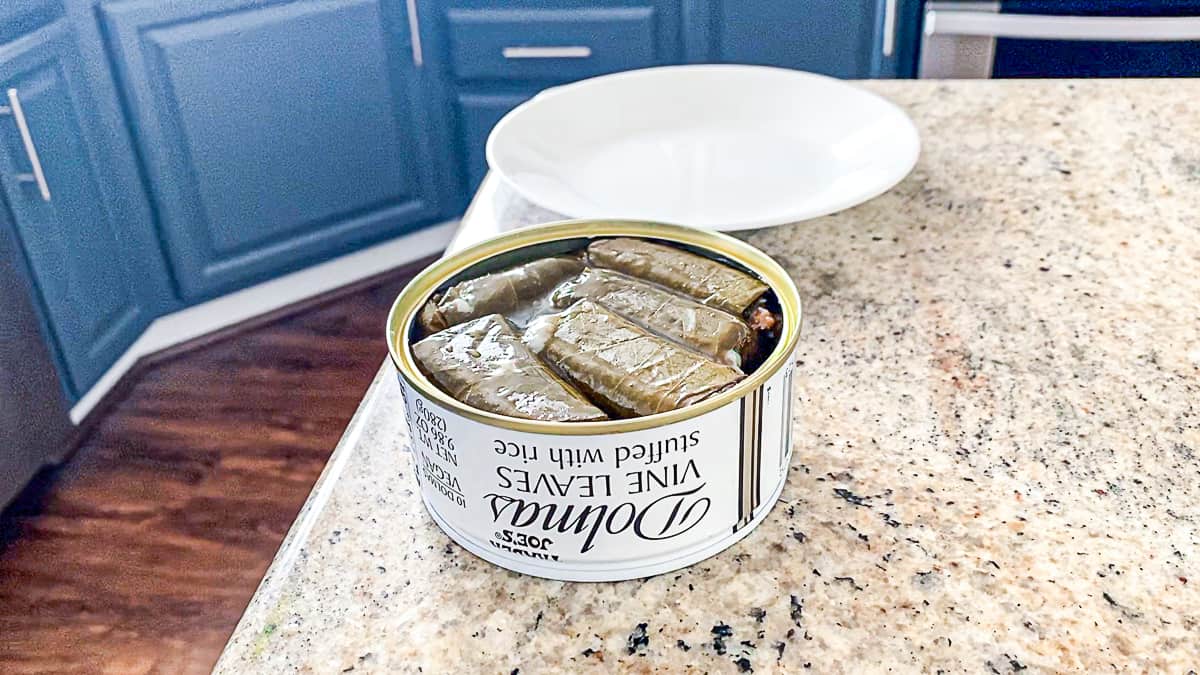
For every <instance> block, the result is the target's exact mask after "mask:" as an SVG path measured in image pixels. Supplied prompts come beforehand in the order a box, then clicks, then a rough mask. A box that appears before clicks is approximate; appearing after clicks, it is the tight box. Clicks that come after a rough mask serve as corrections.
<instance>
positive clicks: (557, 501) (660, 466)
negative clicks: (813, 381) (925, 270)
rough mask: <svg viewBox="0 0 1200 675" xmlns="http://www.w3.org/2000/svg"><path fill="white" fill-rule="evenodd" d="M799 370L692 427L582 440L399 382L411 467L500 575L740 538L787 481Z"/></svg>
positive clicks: (624, 559) (691, 422)
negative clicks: (493, 420) (507, 424)
mask: <svg viewBox="0 0 1200 675" xmlns="http://www.w3.org/2000/svg"><path fill="white" fill-rule="evenodd" d="M793 370H794V366H793V365H792V363H791V359H788V362H787V364H786V365H785V366H784V367H783V368H781V369H780V370H779V372H777V373H775V375H773V376H772V377H771V378H770V379H769V380H768V381H767V382H766V383H765V384H763V385H762V386H760V387H759V388H757V389H754V390H752V391H751V392H749V393H748V394H746V395H745V396H744V397H742V398H740V399H736V400H733V401H731V402H730V403H728V404H727V405H724V406H722V407H720V408H717V409H716V410H713V411H711V412H708V413H705V414H703V415H700V416H697V417H694V418H692V419H688V420H683V421H680V422H676V423H673V424H669V425H664V426H662V427H657V428H652V429H643V430H639V431H625V432H619V433H612V434H594V435H578V436H572V435H569V434H565V435H564V434H536V433H528V432H524V431H514V430H510V429H505V428H502V427H495V426H491V425H488V424H485V423H482V422H478V421H475V420H473V419H469V418H466V417H462V416H460V415H458V414H457V413H455V412H454V411H452V410H448V409H446V408H444V407H442V406H441V405H439V404H438V403H436V402H435V401H432V400H430V399H429V398H427V397H425V396H424V395H422V394H421V393H420V392H419V391H417V390H416V389H415V388H413V387H412V386H411V385H410V384H409V383H408V382H407V381H405V380H404V378H403V377H401V378H400V385H401V391H402V393H403V396H404V402H405V408H406V414H407V416H408V423H409V429H410V435H411V447H412V453H413V458H414V462H415V464H414V472H415V474H416V476H417V480H418V482H419V483H420V487H421V490H422V494H423V496H424V498H425V502H426V504H427V505H428V506H429V508H430V510H431V511H433V512H434V515H435V518H436V519H437V520H439V523H440V524H441V523H444V524H445V525H446V527H445V528H444V529H447V533H448V534H450V535H451V537H453V538H455V539H457V540H459V541H460V543H463V544H464V545H467V547H468V548H469V549H471V550H473V551H475V552H476V553H479V554H480V555H482V556H483V557H485V558H486V559H489V560H491V561H492V562H496V563H497V564H500V565H501V566H504V567H509V568H510V569H516V570H518V571H525V569H523V568H524V567H525V566H524V565H522V564H521V562H522V561H525V562H530V563H532V562H534V561H537V567H538V569H539V570H540V572H539V573H542V574H543V575H548V576H553V570H554V569H555V568H557V567H560V566H561V567H562V568H563V569H568V568H572V569H602V568H604V567H629V568H633V567H637V566H639V564H640V563H642V562H646V563H647V564H651V565H652V564H654V562H655V561H661V560H667V559H675V558H678V557H680V556H681V555H684V556H686V555H687V553H688V552H694V551H699V550H702V549H708V548H711V547H712V546H713V545H714V544H715V543H718V542H720V541H721V540H722V539H728V540H729V542H730V543H732V542H733V541H735V540H736V539H737V538H740V537H735V536H734V535H735V534H736V533H738V532H739V531H740V530H742V529H743V528H745V527H746V526H747V525H748V524H750V523H751V522H752V521H754V519H755V518H756V516H759V515H761V514H762V513H764V512H765V510H767V509H769V508H770V507H771V505H772V504H771V503H769V502H771V501H773V500H774V498H775V496H776V495H777V494H778V488H779V487H780V485H781V484H782V481H783V480H784V478H785V477H786V475H787V469H788V463H789V459H790V455H791V435H792V414H791V409H792V386H791V383H792V372H793ZM463 539H466V540H467V541H463ZM547 569H549V570H551V573H550V574H545V570H547ZM568 576H569V575H568ZM631 576H638V575H637V574H632V575H631Z"/></svg>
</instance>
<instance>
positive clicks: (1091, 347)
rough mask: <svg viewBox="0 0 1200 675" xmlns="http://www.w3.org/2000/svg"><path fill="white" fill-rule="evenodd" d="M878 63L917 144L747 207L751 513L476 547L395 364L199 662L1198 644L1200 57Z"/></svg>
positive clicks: (686, 664) (1155, 648)
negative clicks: (662, 544) (222, 642)
mask: <svg viewBox="0 0 1200 675" xmlns="http://www.w3.org/2000/svg"><path fill="white" fill-rule="evenodd" d="M868 86H869V87H870V88H871V89H874V90H876V91H879V92H881V93H883V94H885V95H886V96H888V97H889V98H891V99H892V100H895V101H896V102H898V103H900V104H901V105H902V106H904V107H905V108H906V109H907V110H908V111H909V112H910V113H911V114H912V116H913V117H914V118H915V120H916V121H917V124H918V125H919V127H920V128H921V133H922V137H923V142H924V149H923V154H922V158H921V161H920V163H919V164H918V166H917V168H916V170H915V171H914V172H913V173H912V175H911V176H909V177H908V178H907V179H906V180H905V181H904V182H903V183H901V184H900V185H899V186H898V187H897V188H896V189H894V190H893V191H891V192H890V193H888V194H886V195H884V196H882V197H879V198H877V199H875V200H873V201H871V202H869V203H867V204H865V205H863V206H860V207H857V208H854V209H851V210H849V211H846V212H843V213H840V214H837V215H834V216H830V217H826V218H822V219H819V220H816V221H812V222H808V223H804V224H800V225H795V226H789V227H780V228H775V229H769V230H762V231H757V232H753V233H749V234H747V235H746V236H747V239H748V240H749V241H750V242H751V243H753V244H755V245H756V246H759V247H760V248H762V249H764V250H766V251H767V252H769V253H771V254H772V255H774V256H776V257H777V259H778V260H779V261H780V262H781V263H783V264H784V265H785V266H786V267H787V268H788V269H789V270H790V271H791V272H792V273H793V274H794V276H795V278H796V279H797V281H798V282H799V285H800V289H801V291H802V293H803V294H804V299H805V301H806V307H805V309H806V318H805V334H804V337H803V339H802V342H801V347H800V355H799V358H800V361H801V362H802V366H801V367H800V369H799V372H798V375H797V386H796V392H797V396H798V408H797V420H796V424H797V427H796V435H795V443H796V450H795V455H794V458H793V464H792V468H791V473H790V476H789V478H788V482H787V486H786V488H785V489H784V492H783V497H782V501H781V503H780V504H779V505H778V506H777V507H776V508H775V509H774V510H773V511H772V512H771V514H770V516H769V517H768V518H767V520H766V522H765V523H764V524H763V525H762V526H761V527H760V528H759V529H758V530H756V531H755V532H754V533H753V534H752V535H751V536H749V537H748V538H747V539H746V540H744V541H743V542H741V543H740V544H738V545H736V546H734V547H733V548H731V549H729V550H727V551H725V552H724V553H721V554H720V555H718V556H716V557H714V558H712V559H710V560H708V561H706V562H703V563H701V564H698V565H696V566H694V567H692V568H690V569H687V570H684V571H681V572H678V573H674V574H668V575H665V576H661V577H656V578H652V579H647V580H640V581H631V582H626V583H606V584H572V583H561V582H552V581H543V580H539V579H533V578H529V577H523V576H520V575H517V574H513V573H509V572H505V571H503V570H500V569H497V568H495V567H493V566H491V565H489V564H486V563H483V562H481V561H480V560H478V559H476V558H474V557H472V556H471V555H470V554H468V553H466V552H465V551H463V550H462V549H461V548H459V547H458V546H457V545H454V544H452V543H450V541H449V539H447V538H446V537H445V536H443V535H442V534H441V532H440V531H439V530H438V529H437V528H436V527H435V526H434V525H433V523H432V522H431V521H430V519H429V518H428V517H427V516H426V514H425V512H424V510H423V507H422V506H421V502H420V499H419V497H418V495H417V494H416V492H415V489H416V484H415V482H414V480H413V477H412V476H411V475H410V457H409V455H408V454H407V453H406V452H405V430H404V424H403V422H402V419H401V415H402V413H401V405H402V404H401V401H400V399H399V395H398V387H397V386H396V384H395V383H394V382H393V380H392V375H391V372H390V370H389V369H388V368H387V367H385V368H384V370H383V371H381V374H380V377H379V378H378V379H377V381H376V384H375V385H374V387H373V388H372V390H371V392H370V394H369V395H368V397H367V399H366V401H365V402H364V406H363V408H362V410H360V412H359V414H358V416H357V417H356V419H355V421H354V422H353V423H352V424H351V427H350V430H349V431H348V432H347V438H346V439H345V440H344V441H343V442H342V444H341V446H340V447H339V448H338V450H337V452H336V453H335V456H334V458H333V459H332V460H331V463H330V466H329V467H328V469H327V470H326V473H325V475H324V476H323V478H322V480H321V482H320V483H319V484H318V486H317V487H316V488H315V490H314V493H313V496H312V498H311V499H310V500H309V503H308V504H307V506H306V507H305V510H304V512H303V513H302V515H301V517H300V518H299V520H298V521H297V523H296V525H295V527H294V528H293V530H292V532H291V534H290V535H289V537H288V539H287V541H286V542H285V544H284V546H283V547H282V549H281V550H280V553H279V556H278V558H277V559H276V561H275V563H274V565H273V566H272V567H271V570H270V572H269V573H268V575H267V577H266V578H265V579H264V580H263V583H262V586H261V588H260V589H259V591H258V593H257V595H256V596H255V598H254V600H253V602H252V603H251V605H250V607H249V609H248V610H247V612H246V615H245V617H244V618H243V619H242V622H241V624H240V625H239V626H238V629H237V631H236V632H235V634H234V635H233V637H232V639H231V641H230V644H229V646H228V648H227V649H226V652H225V654H224V655H223V657H222V659H221V661H220V663H219V664H218V666H217V670H218V671H219V672H267V673H278V672H314V673H331V672H344V671H348V672H355V673H360V672H398V671H407V672H425V673H474V672H501V673H512V672H518V670H519V672H520V673H545V672H563V671H570V672H574V671H596V672H618V671H621V672H627V671H628V672H646V673H649V672H672V673H675V672H714V673H720V672H738V671H747V670H749V669H751V668H752V669H753V671H754V672H756V673H764V672H804V669H805V668H809V667H811V669H812V671H814V672H856V673H857V672H884V671H889V670H891V671H894V672H912V671H926V672H933V671H936V670H944V671H948V672H960V671H966V672H999V673H1007V672H1014V671H1020V670H1025V669H1028V670H1029V671H1030V672H1062V671H1075V672H1080V671H1093V672H1095V671H1105V672H1107V671H1111V670H1119V671H1131V672H1174V673H1182V672H1187V671H1189V670H1192V669H1195V670H1200V566H1198V563H1200V532H1198V528H1200V456H1198V455H1200V83H1197V82H1193V81H1129V82H1113V81H1104V82H1078V83H1064V82H1021V83H998V82H976V83H940V84H939V83H929V82H920V83H918V82H892V83H872V84H870V85H868ZM508 213H509V215H508V216H507V217H508V218H510V219H511V220H512V222H514V223H516V222H523V221H529V220H537V219H540V218H542V217H545V215H546V214H544V212H539V211H538V210H536V209H528V208H525V207H523V206H522V205H521V203H520V202H519V201H518V200H512V201H511V208H510V209H509V212H508ZM381 339H382V336H381Z"/></svg>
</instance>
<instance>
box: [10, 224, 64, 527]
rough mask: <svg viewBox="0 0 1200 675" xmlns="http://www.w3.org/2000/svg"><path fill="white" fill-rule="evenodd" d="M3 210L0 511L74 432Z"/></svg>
mask: <svg viewBox="0 0 1200 675" xmlns="http://www.w3.org/2000/svg"><path fill="white" fill-rule="evenodd" d="M5 209H6V206H5V204H4V203H3V201H0V509H2V508H4V506H5V505H6V504H8V502H9V501H11V500H12V498H13V497H14V496H16V494H17V493H18V492H19V491H20V490H21V488H22V487H23V486H24V485H25V483H26V482H27V481H28V480H29V479H30V478H31V477H32V476H33V475H34V474H35V473H36V472H37V470H38V469H39V468H41V467H42V466H43V465H44V464H46V463H48V462H55V461H58V460H60V459H62V455H63V454H64V453H65V452H66V451H67V450H68V449H69V447H70V446H69V439H70V436H71V434H72V433H73V428H74V427H73V426H72V425H71V420H70V418H69V416H68V415H69V413H68V408H67V401H66V397H65V396H64V395H63V390H62V385H61V384H60V383H59V381H58V376H57V374H56V373H57V370H56V368H55V366H54V361H53V359H52V358H51V355H50V351H49V349H48V348H47V347H46V341H45V339H44V338H43V336H42V333H41V326H40V323H39V319H38V314H37V311H36V309H35V306H34V302H35V301H34V298H35V297H36V296H35V295H34V289H33V288H32V286H31V284H30V283H29V278H28V276H27V275H26V274H25V271H24V256H23V254H22V252H21V250H20V244H19V243H18V242H17V239H16V237H15V236H14V233H13V231H12V226H11V223H10V222H8V219H7V218H8V216H7V212H6V211H5Z"/></svg>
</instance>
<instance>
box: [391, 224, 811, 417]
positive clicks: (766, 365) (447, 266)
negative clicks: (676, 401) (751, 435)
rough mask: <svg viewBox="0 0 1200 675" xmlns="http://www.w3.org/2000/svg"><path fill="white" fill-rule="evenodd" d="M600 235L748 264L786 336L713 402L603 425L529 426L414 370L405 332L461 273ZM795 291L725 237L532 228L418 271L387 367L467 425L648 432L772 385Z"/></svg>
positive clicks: (658, 229) (396, 311)
mask: <svg viewBox="0 0 1200 675" xmlns="http://www.w3.org/2000/svg"><path fill="white" fill-rule="evenodd" d="M600 237H645V238H651V239H661V240H663V241H668V242H674V243H679V244H687V245H689V246H695V247H698V248H702V249H705V250H708V251H710V252H712V253H715V254H718V255H722V256H725V257H727V258H729V259H731V260H733V261H735V262H737V263H739V264H741V265H744V266H746V267H747V268H748V269H750V270H752V271H753V272H754V273H755V274H757V275H758V276H759V277H761V278H762V280H763V281H764V282H766V284H767V285H768V286H770V287H771V289H772V290H774V291H775V295H776V297H777V298H778V300H779V304H780V308H781V309H782V311H783V319H784V320H783V334H781V335H780V336H779V342H778V344H776V346H775V350H774V351H773V352H772V353H771V355H770V356H769V357H767V359H766V360H765V361H764V362H763V363H762V364H761V365H759V367H758V368H757V369H756V370H755V371H754V372H753V373H751V374H750V375H748V376H747V377H746V379H744V380H742V381H741V382H739V383H737V384H736V385H735V386H733V387H731V388H730V389H728V390H726V391H724V392H721V393H720V394H718V395H717V396H713V397H712V398H709V399H706V400H704V401H701V402H699V403H696V404H694V405H690V406H687V407H685V408H679V409H677V410H670V411H667V412H663V413H658V414H655V415H647V416H645V417H634V418H630V419H621V420H605V421H602V422H550V421H545V420H527V419H521V418H517V417H507V416H505V415H498V414H495V413H490V412H487V411H484V410H479V409H477V408H472V407H471V406H468V405H466V404H465V403H462V402H460V401H458V400H456V399H454V398H453V397H451V396H450V395H449V394H447V393H446V392H444V391H442V390H441V389H440V388H439V387H437V386H436V385H435V384H433V383H432V382H430V381H429V379H428V378H426V377H425V374H424V373H422V372H421V370H420V368H417V366H416V361H415V359H414V358H413V355H412V346H411V345H410V344H409V340H408V339H407V336H408V332H409V327H410V326H411V325H412V322H413V320H414V319H415V318H416V316H417V313H418V312H420V310H421V307H422V306H423V305H424V304H425V301H426V300H427V299H428V298H429V296H430V295H432V294H433V292H434V291H435V290H437V288H438V287H439V286H440V285H441V284H442V283H444V282H445V281H446V280H447V279H450V278H451V277H453V276H454V275H456V274H458V273H459V272H461V271H463V270H465V269H467V268H469V267H471V266H472V265H475V264H477V263H480V262H483V261H485V260H487V259H489V258H492V257H493V256H497V255H501V254H504V253H508V252H510V251H515V250H517V249H521V248H525V247H527V246H534V245H537V244H546V243H550V242H554V241H561V240H565V239H587V238H600ZM802 317H803V314H802V309H801V301H800V291H799V290H798V289H797V288H796V284H795V282H794V281H792V278H791V276H789V275H788V273H787V272H786V271H785V270H784V269H783V267H782V266H780V265H779V263H777V262H775V261H774V260H772V259H771V258H770V257H769V256H768V255H767V254H765V253H763V252H762V251H760V250H758V249H756V248H754V247H753V246H751V245H749V244H747V243H745V242H743V241H741V240H739V239H735V238H733V237H731V236H729V235H726V234H722V233H719V232H714V231H711V230H699V229H695V228H691V227H684V226H681V225H670V224H667V223H657V222H652V221H640V220H590V219H579V220H563V221H557V222H552V223H545V224H542V225H532V226H528V227H522V228H519V229H516V230H512V231H509V232H505V233H503V234H499V235H497V236H494V237H491V238H489V239H485V240H483V241H481V242H479V243H477V244H474V245H472V246H469V247H467V248H465V249H462V250H461V251H458V252H456V253H454V254H452V255H449V256H446V257H443V258H441V259H439V260H438V261H436V262H435V263H433V264H432V265H430V266H429V267H426V268H425V269H424V270H422V271H421V272H420V273H419V274H418V275H417V276H416V277H414V278H413V280H412V281H410V282H409V283H408V285H407V286H405V287H404V289H403V290H402V291H400V294H399V295H398V296H397V297H396V300H395V301H394V302H393V303H392V308H391V311H390V312H389V313H388V318H387V340H388V354H389V355H390V357H391V359H392V364H393V365H394V366H395V367H396V370H397V371H398V372H399V373H400V375H401V376H402V377H404V379H405V380H407V381H408V382H409V384H410V385H412V386H413V387H414V388H415V389H417V390H418V391H419V392H421V394H422V395H424V396H425V397H427V398H430V399H432V400H434V401H436V402H437V403H438V404H439V405H441V406H443V407H445V408H447V409H449V410H452V411H454V412H455V413H457V414H459V415H462V416H463V417H466V418H468V419H472V420H475V421H476V422H480V423H482V424H487V425H489V426H494V427H500V428H503V429H508V430H511V431H521V432H526V433H536V434H551V435H576V436H591V435H597V434H611V433H622V432H628V431H640V430H643V429H653V428H658V427H662V426H666V425H668V424H673V423H675V422H682V421H684V420H689V419H692V418H696V417H700V416H702V415H704V414H705V413H708V412H711V411H713V410H716V409H717V408H721V407H723V406H725V405H727V404H729V403H730V402H732V401H736V400H738V399H740V398H742V397H744V396H745V395H746V394H748V393H750V392H751V391H753V390H755V389H756V388H758V387H760V386H762V385H763V384H764V383H765V382H766V381H767V380H769V379H771V377H773V376H774V375H775V373H777V372H779V370H780V369H781V368H783V367H784V365H786V363H787V361H788V359H790V358H791V356H792V353H793V352H794V351H795V349H796V345H797V344H798V343H799V341H800V329H801V320H802Z"/></svg>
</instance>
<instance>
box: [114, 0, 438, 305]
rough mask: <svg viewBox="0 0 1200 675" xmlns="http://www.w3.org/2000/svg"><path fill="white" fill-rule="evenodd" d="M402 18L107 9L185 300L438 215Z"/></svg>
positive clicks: (290, 10)
mask: <svg viewBox="0 0 1200 675" xmlns="http://www.w3.org/2000/svg"><path fill="white" fill-rule="evenodd" d="M202 10H203V11H202ZM395 10H396V7H395V6H394V4H393V3H392V2H391V0H387V1H381V0H336V1H334V0H317V1H312V2H286V3H272V4H267V3H262V2H245V1H241V2H231V1H224V2H215V3H204V4H203V5H196V4H191V3H181V4H172V5H168V6H163V5H162V4H161V3H157V4H156V3H147V2H141V1H138V2H126V3H119V4H116V5H107V6H105V7H104V8H103V10H102V11H103V14H104V17H105V20H106V22H107V25H108V26H109V29H110V33H111V34H112V35H113V36H114V40H115V42H116V43H117V52H118V58H119V61H120V64H119V67H120V68H121V70H122V74H123V78H124V88H125V90H126V93H127V96H128V98H129V101H130V107H131V110H132V115H133V117H134V126H135V127H136V128H135V134H136V136H137V140H138V143H139V146H140V148H141V151H142V153H143V155H144V158H145V162H146V168H147V172H148V173H149V176H150V180H151V183H152V190H153V192H154V194H155V200H156V203H157V207H158V210H159V214H160V219H161V221H162V227H163V230H164V232H163V234H164V237H165V239H166V240H167V242H168V248H169V253H170V256H171V259H172V262H173V263H174V265H175V267H176V270H177V274H178V280H179V284H180V287H181V290H182V292H183V293H184V295H185V296H187V297H189V298H198V297H203V296H207V295H211V294H214V293H217V292H220V291H223V290H228V289H230V288H234V287H237V286H241V285H245V284H247V283H250V282H253V281H256V280H259V279H261V278H265V277H267V276H271V275H273V274H277V273H279V272H282V271H285V270H288V269H293V268H295V267H298V266H300V265H303V264H305V263H309V262H314V261H315V260H317V259H320V258H326V257H330V256H332V255H336V254H338V253H342V252H346V251H349V250H351V249H353V248H354V247H356V246H359V245H363V244H365V243H369V242H370V241H372V240H377V239H381V238H383V237H385V236H388V235H393V234H398V233H399V232H402V231H404V230H405V229H408V228H410V227H412V226H414V225H416V224H419V223H420V222H422V221H428V220H430V219H432V218H434V217H436V216H437V215H439V213H440V210H441V209H440V206H439V199H438V195H437V192H436V187H435V185H434V181H433V178H432V177H431V172H430V171H429V170H428V169H429V166H430V164H431V162H432V157H431V152H430V148H429V147H428V141H427V140H426V134H424V133H422V130H423V129H425V128H427V127H428V118H427V116H426V114H425V113H424V111H423V109H422V107H421V106H420V105H419V99H418V92H419V89H420V87H419V77H418V72H417V71H416V69H415V68H414V67H413V66H412V63H411V57H410V52H409V50H408V48H407V40H408V33H407V26H406V24H405V23H404V16H403V12H402V11H401V12H399V13H397V12H396V11H395Z"/></svg>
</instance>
